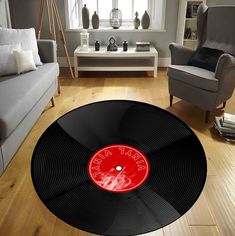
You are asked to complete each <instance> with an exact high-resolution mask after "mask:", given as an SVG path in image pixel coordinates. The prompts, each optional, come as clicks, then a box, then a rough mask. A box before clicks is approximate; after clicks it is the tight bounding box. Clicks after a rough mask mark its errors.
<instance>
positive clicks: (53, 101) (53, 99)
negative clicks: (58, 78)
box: [51, 97, 55, 107]
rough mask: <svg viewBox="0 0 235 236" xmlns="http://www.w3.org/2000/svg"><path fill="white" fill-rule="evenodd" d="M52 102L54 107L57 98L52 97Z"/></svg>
mask: <svg viewBox="0 0 235 236" xmlns="http://www.w3.org/2000/svg"><path fill="white" fill-rule="evenodd" d="M51 104H52V106H53V107H54V106H55V98H54V97H52V98H51Z"/></svg>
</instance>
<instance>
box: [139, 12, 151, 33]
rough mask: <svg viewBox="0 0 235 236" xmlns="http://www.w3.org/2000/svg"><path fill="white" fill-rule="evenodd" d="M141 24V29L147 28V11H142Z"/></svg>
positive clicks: (148, 21) (148, 20)
mask: <svg viewBox="0 0 235 236" xmlns="http://www.w3.org/2000/svg"><path fill="white" fill-rule="evenodd" d="M141 25H142V28H143V29H148V28H149V25H150V17H149V14H148V12H147V11H145V12H144V15H143V16H142V19H141Z"/></svg>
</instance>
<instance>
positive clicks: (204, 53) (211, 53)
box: [188, 47, 224, 72]
mask: <svg viewBox="0 0 235 236" xmlns="http://www.w3.org/2000/svg"><path fill="white" fill-rule="evenodd" d="M223 53H224V52H223V51H221V50H218V49H212V48H207V47H200V48H198V49H197V50H196V52H195V53H194V54H193V56H192V57H191V58H190V59H189V61H188V65H190V66H196V67H200V68H203V69H206V70H209V71H212V72H215V69H216V65H217V62H218V60H219V57H220V56H221V55H222V54H223Z"/></svg>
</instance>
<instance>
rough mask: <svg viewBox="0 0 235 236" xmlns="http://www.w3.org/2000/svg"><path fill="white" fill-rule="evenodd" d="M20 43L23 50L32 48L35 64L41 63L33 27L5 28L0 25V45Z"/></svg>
mask: <svg viewBox="0 0 235 236" xmlns="http://www.w3.org/2000/svg"><path fill="white" fill-rule="evenodd" d="M17 43H20V44H21V48H22V49H23V50H32V52H33V59H34V63H35V65H37V66H39V65H42V62H41V59H40V57H39V55H38V45H37V40H36V35H35V29H34V28H30V29H7V28H2V27H0V45H4V44H17Z"/></svg>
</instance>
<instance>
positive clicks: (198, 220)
mask: <svg viewBox="0 0 235 236" xmlns="http://www.w3.org/2000/svg"><path fill="white" fill-rule="evenodd" d="M202 209H203V212H202ZM186 217H187V220H188V223H189V225H190V226H191V225H215V221H214V219H213V217H212V215H211V212H210V210H209V207H208V204H207V201H206V199H205V197H204V194H203V193H202V194H201V196H200V197H199V199H198V200H197V202H196V203H195V204H194V205H193V207H192V208H191V209H190V211H189V212H187V213H186Z"/></svg>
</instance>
